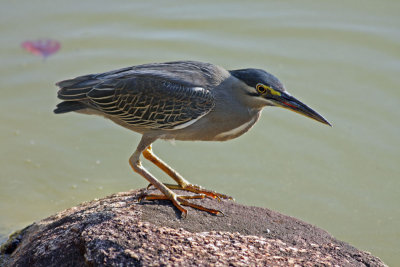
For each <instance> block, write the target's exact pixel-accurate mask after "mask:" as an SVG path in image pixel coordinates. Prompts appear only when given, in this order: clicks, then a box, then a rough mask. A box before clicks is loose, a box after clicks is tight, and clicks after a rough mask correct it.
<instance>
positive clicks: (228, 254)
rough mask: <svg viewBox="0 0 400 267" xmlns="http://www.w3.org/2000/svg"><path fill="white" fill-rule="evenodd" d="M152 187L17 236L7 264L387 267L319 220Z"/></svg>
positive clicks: (6, 253) (4, 251)
mask: <svg viewBox="0 0 400 267" xmlns="http://www.w3.org/2000/svg"><path fill="white" fill-rule="evenodd" d="M144 191H145V190H144V189H142V190H136V191H130V192H125V193H118V194H114V195H111V196H109V197H106V198H103V199H100V200H94V201H91V202H86V203H82V204H81V205H79V206H77V207H73V208H70V209H67V210H64V211H62V212H60V213H58V214H56V215H54V216H51V217H49V218H46V219H44V220H42V221H40V222H37V223H34V224H32V225H30V226H28V227H26V228H25V229H23V230H21V231H19V232H17V233H15V234H13V235H12V236H11V237H10V239H9V240H8V241H7V242H6V243H5V244H3V245H2V247H1V254H0V265H1V264H2V265H6V266H210V265H216V266H229V265H231V266H262V265H274V266H288V265H290V266H296V265H297V266H386V265H385V264H384V263H383V262H382V261H381V260H379V259H378V258H376V257H374V256H372V255H371V254H369V253H368V252H363V251H360V250H358V249H356V248H354V247H352V246H350V245H348V244H346V243H344V242H341V241H338V240H336V239H335V238H333V237H332V236H331V235H329V234H328V233H327V232H326V231H324V230H321V229H319V228H317V227H315V226H313V225H310V224H307V223H305V222H303V221H300V220H297V219H295V218H292V217H289V216H285V215H282V214H280V213H277V212H274V211H271V210H268V209H265V208H257V207H248V206H243V205H240V204H237V203H235V202H233V201H229V200H226V201H225V200H222V201H220V202H218V201H217V200H213V199H204V200H196V201H201V204H202V205H204V206H208V207H212V208H215V209H218V210H221V211H223V212H224V214H225V216H213V215H210V214H208V213H205V212H201V211H197V210H193V209H191V208H188V211H189V212H188V216H187V218H186V219H181V218H180V214H179V212H178V211H177V210H176V209H175V208H174V207H173V206H172V205H171V204H170V202H168V201H142V202H140V203H139V202H138V199H139V197H140V196H141V195H142V194H143V192H144Z"/></svg>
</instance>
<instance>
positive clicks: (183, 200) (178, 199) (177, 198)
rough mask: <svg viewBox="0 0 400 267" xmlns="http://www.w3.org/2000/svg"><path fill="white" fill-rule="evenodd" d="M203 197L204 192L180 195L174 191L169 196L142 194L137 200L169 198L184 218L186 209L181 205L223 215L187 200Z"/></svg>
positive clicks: (220, 212)
mask: <svg viewBox="0 0 400 267" xmlns="http://www.w3.org/2000/svg"><path fill="white" fill-rule="evenodd" d="M205 197H206V195H205V194H196V195H192V196H181V195H177V194H175V193H173V194H171V196H166V195H157V194H149V195H144V196H142V197H140V198H139V202H140V201H142V200H143V199H146V200H170V201H171V202H172V204H174V206H175V207H176V208H177V209H178V210H179V211H180V212H182V217H183V218H186V215H187V210H186V209H185V208H184V207H182V206H188V207H191V208H194V209H198V210H202V211H206V212H208V213H211V214H214V215H219V214H221V215H224V214H223V213H222V211H219V210H215V209H210V208H206V207H203V206H201V205H197V204H194V203H191V202H189V201H187V200H188V199H204V198H205Z"/></svg>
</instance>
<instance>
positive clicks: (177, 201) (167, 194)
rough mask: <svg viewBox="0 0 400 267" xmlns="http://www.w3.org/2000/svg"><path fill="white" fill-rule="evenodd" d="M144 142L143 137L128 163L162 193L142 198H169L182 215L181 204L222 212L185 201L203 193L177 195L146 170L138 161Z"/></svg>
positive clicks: (201, 195)
mask: <svg viewBox="0 0 400 267" xmlns="http://www.w3.org/2000/svg"><path fill="white" fill-rule="evenodd" d="M146 142H149V141H148V140H146V139H145V138H142V140H141V142H140V143H139V146H138V148H137V149H136V151H135V153H133V154H132V156H131V157H130V158H129V164H130V165H131V167H132V169H133V170H134V171H135V172H136V173H138V174H140V175H141V176H143V177H144V178H145V179H146V180H147V181H148V182H149V183H150V184H152V185H153V186H154V187H156V188H157V189H158V190H160V191H161V193H162V194H163V195H147V196H144V197H143V198H144V199H148V200H156V199H159V200H170V201H171V202H172V203H173V204H174V206H175V207H176V208H177V209H178V210H179V211H180V212H182V216H183V217H186V215H187V210H186V209H185V208H183V207H182V206H189V207H192V208H195V209H198V210H202V211H206V212H209V213H211V214H215V215H218V214H222V212H220V211H219V210H215V209H209V208H205V207H203V206H200V205H196V204H193V203H190V202H189V201H187V199H195V198H197V199H199V198H200V199H201V198H204V197H205V195H203V194H197V195H194V196H180V195H177V194H176V193H174V192H173V191H172V190H171V189H169V188H168V187H167V186H165V185H164V184H163V183H161V182H159V181H158V180H157V179H156V178H155V177H154V176H153V175H152V174H151V173H150V172H149V171H147V170H146V169H145V168H144V167H143V166H142V164H141V162H140V154H141V153H142V151H143V149H141V148H142V147H143V144H145V143H146ZM150 143H151V142H150ZM144 147H146V146H144Z"/></svg>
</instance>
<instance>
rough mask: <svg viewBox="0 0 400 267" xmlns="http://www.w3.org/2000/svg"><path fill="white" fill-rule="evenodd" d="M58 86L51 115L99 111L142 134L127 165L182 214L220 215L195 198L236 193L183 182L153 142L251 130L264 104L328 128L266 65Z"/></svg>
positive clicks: (129, 72)
mask: <svg viewBox="0 0 400 267" xmlns="http://www.w3.org/2000/svg"><path fill="white" fill-rule="evenodd" d="M56 85H57V86H58V87H59V88H60V89H59V91H58V98H59V99H61V100H62V102H60V103H59V104H58V105H57V107H56V109H55V110H54V113H56V114H59V113H67V112H78V113H83V114H94V115H100V116H103V117H105V118H108V119H110V120H112V121H113V122H115V123H116V124H118V125H121V126H123V127H125V128H127V129H129V130H132V131H134V132H137V133H139V134H141V135H142V136H141V139H140V141H139V144H138V146H137V148H136V150H135V151H134V152H133V154H132V155H131V157H130V158H129V164H130V166H131V167H132V169H133V170H134V171H135V172H136V173H138V174H139V175H141V176H142V177H144V178H145V179H146V180H147V181H148V182H149V183H150V184H149V185H151V186H154V187H155V188H157V189H158V190H159V191H160V192H161V194H146V195H145V196H144V197H143V198H144V199H147V200H169V201H171V202H172V203H173V205H174V206H175V207H176V208H177V209H178V210H179V211H180V212H181V214H182V216H186V215H187V209H186V208H185V206H188V207H192V208H194V209H198V210H202V211H206V212H209V213H211V214H214V215H218V214H221V213H222V212H221V211H219V210H216V209H212V208H207V207H204V206H201V205H199V204H195V203H193V202H195V201H191V199H203V198H205V197H210V198H216V199H231V197H229V196H227V195H225V194H222V193H218V192H215V191H213V190H208V189H205V188H203V187H201V186H199V185H195V184H192V183H190V182H189V181H188V180H186V179H185V178H184V177H183V176H182V175H180V174H179V173H178V172H177V171H175V170H174V169H173V168H171V167H170V166H169V165H168V164H166V163H165V162H164V161H162V160H161V159H160V158H159V157H157V156H156V155H155V154H154V152H153V150H152V144H153V143H154V142H155V141H156V140H158V139H164V140H182V141H227V140H230V139H233V138H236V137H239V136H241V135H242V134H244V133H246V132H247V131H248V130H250V128H252V126H253V125H254V124H255V123H256V122H257V121H258V120H259V118H260V115H261V111H262V110H263V108H264V107H281V108H285V109H288V110H291V111H294V112H297V113H299V114H301V115H304V116H307V117H309V118H311V119H314V120H316V121H318V122H321V123H323V124H326V125H329V126H331V124H330V123H329V122H328V121H327V120H326V119H325V118H324V117H322V116H321V115H320V114H318V113H317V112H316V111H314V110H313V109H311V108H310V107H308V106H307V105H305V104H304V103H302V102H301V101H299V100H298V99H296V98H295V97H293V96H292V95H291V94H290V93H288V92H287V91H286V89H285V87H284V85H283V84H282V83H281V82H280V81H279V79H278V78H276V77H275V76H274V75H272V74H270V73H268V72H267V71H265V70H262V69H255V68H246V69H236V70H226V69H224V68H222V67H220V66H217V65H214V64H210V63H203V62H198V61H174V62H166V63H150V64H143V65H137V66H131V67H127V68H122V69H117V70H112V71H109V72H104V73H98V74H89V75H84V76H79V77H76V78H73V79H68V80H64V81H60V82H58V83H57V84H56ZM141 155H143V157H144V158H145V159H147V160H149V161H151V162H152V163H154V164H155V165H156V166H157V167H158V168H160V169H161V170H162V171H164V172H165V173H166V174H168V175H169V176H170V177H171V178H172V179H173V180H174V181H175V182H176V184H168V183H162V182H160V181H159V180H158V179H157V178H156V177H155V176H154V175H153V174H152V173H150V172H149V171H148V170H147V169H146V168H144V166H143V165H142V163H141V159H140V157H141ZM174 190H175V191H176V190H178V191H179V190H183V191H189V192H191V194H189V195H188V194H178V193H176V192H175V191H174Z"/></svg>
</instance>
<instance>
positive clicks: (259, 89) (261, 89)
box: [256, 83, 267, 94]
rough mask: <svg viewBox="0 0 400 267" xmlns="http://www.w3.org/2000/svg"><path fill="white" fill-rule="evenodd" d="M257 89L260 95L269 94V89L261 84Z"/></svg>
mask: <svg viewBox="0 0 400 267" xmlns="http://www.w3.org/2000/svg"><path fill="white" fill-rule="evenodd" d="M256 89H257V92H259V93H260V94H265V93H266V92H267V88H265V86H264V85H263V84H261V83H259V84H257V86H256Z"/></svg>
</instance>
